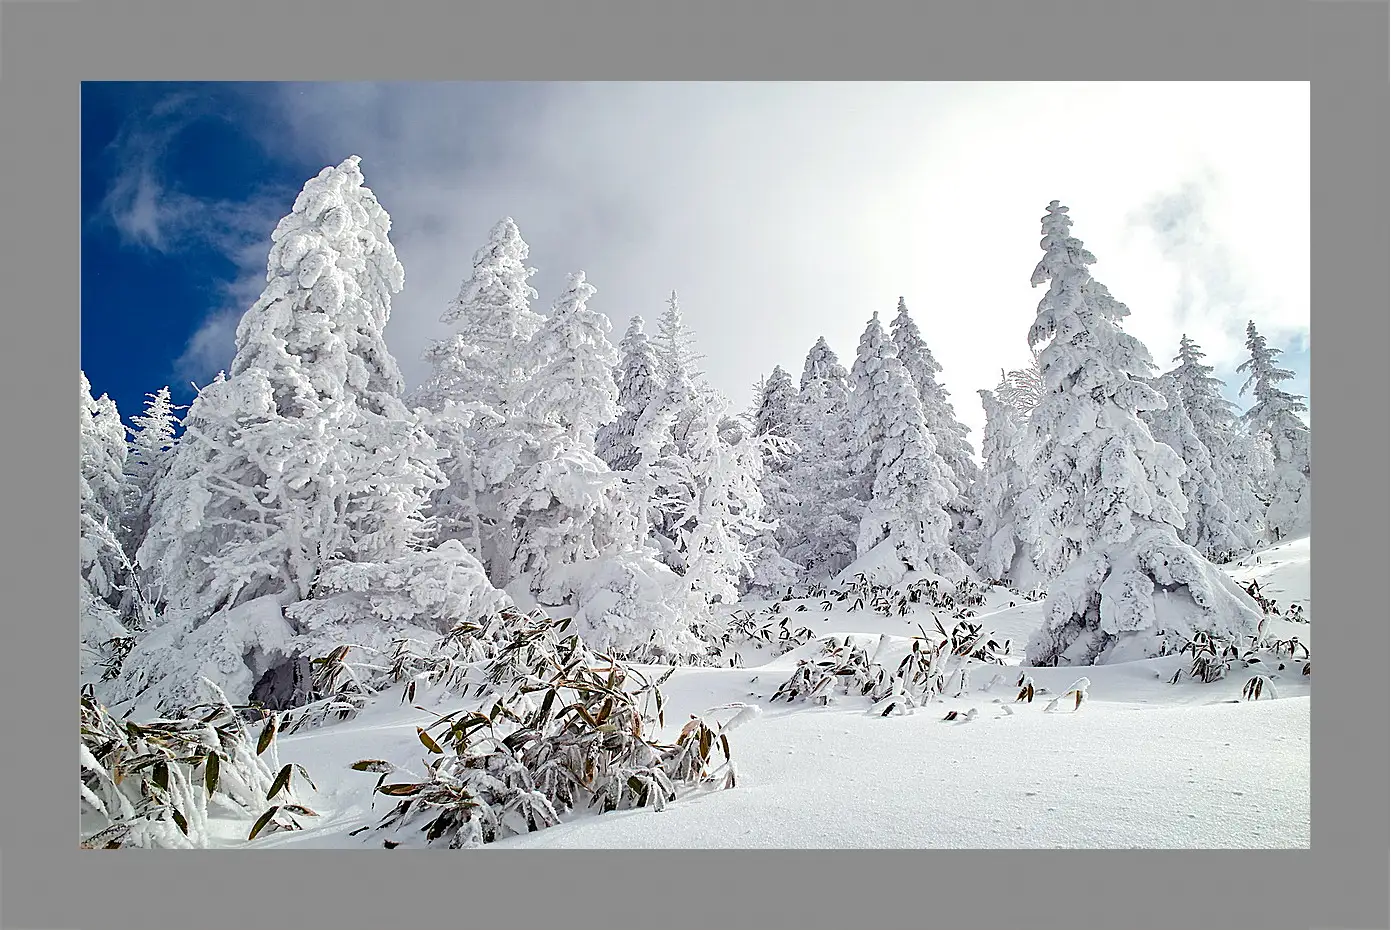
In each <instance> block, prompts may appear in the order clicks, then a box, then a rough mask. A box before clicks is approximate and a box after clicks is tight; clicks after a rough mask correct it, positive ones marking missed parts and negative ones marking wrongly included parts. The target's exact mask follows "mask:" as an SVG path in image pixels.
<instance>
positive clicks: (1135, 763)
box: [209, 539, 1312, 849]
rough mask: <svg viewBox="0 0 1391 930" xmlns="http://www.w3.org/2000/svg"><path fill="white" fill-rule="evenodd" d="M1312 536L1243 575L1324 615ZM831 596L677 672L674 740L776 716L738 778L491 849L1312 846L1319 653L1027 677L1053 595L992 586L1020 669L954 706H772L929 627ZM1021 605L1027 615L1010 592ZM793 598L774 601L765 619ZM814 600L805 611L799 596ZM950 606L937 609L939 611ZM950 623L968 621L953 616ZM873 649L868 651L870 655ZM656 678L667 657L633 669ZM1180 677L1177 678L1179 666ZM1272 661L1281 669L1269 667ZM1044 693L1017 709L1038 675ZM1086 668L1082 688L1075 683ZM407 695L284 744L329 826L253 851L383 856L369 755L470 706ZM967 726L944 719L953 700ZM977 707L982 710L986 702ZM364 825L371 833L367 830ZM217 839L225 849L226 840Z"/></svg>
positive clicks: (409, 746) (392, 752)
mask: <svg viewBox="0 0 1391 930" xmlns="http://www.w3.org/2000/svg"><path fill="white" fill-rule="evenodd" d="M1309 555H1310V549H1309V541H1308V540H1307V539H1303V540H1294V541H1291V542H1288V543H1285V544H1282V545H1280V546H1277V547H1274V548H1272V549H1269V550H1266V551H1264V552H1262V553H1260V562H1259V563H1257V562H1256V558H1255V557H1254V556H1253V557H1249V558H1247V559H1245V560H1243V562H1242V563H1237V564H1233V565H1229V566H1227V567H1226V571H1227V572H1228V573H1229V574H1230V575H1232V577H1233V578H1234V579H1236V580H1237V581H1238V582H1239V583H1242V584H1246V583H1248V582H1249V581H1250V580H1252V579H1255V580H1257V581H1259V582H1260V583H1261V585H1262V589H1263V590H1264V591H1265V592H1266V593H1267V596H1269V597H1273V598H1274V599H1275V600H1276V601H1277V603H1278V605H1279V607H1280V609H1281V611H1282V612H1283V611H1284V610H1285V609H1286V607H1287V605H1288V603H1290V602H1294V603H1299V604H1301V605H1302V606H1303V608H1304V616H1305V618H1306V619H1308V618H1309V617H1310V610H1309ZM823 600H824V598H811V599H802V598H796V599H793V600H790V601H781V600H773V601H751V602H748V603H746V604H743V605H741V607H743V608H744V609H748V610H750V611H752V612H753V613H754V615H755V617H756V618H757V619H758V621H759V622H760V623H762V622H767V621H770V620H771V621H777V620H778V619H780V618H781V617H790V618H791V619H790V622H789V625H791V626H799V625H805V626H807V627H810V628H811V629H812V630H814V631H815V634H816V637H817V639H816V640H814V641H811V642H808V643H806V644H805V645H802V646H798V647H796V648H793V649H791V650H789V651H786V652H783V653H782V654H780V655H775V653H776V652H778V651H779V650H778V649H777V648H776V647H774V646H767V647H765V648H759V647H757V646H753V645H746V646H745V648H743V649H742V650H741V651H740V654H741V658H742V660H743V661H744V665H743V667H694V666H692V667H687V666H683V667H680V668H678V669H677V670H676V671H675V672H674V674H673V675H672V676H671V678H670V679H669V680H668V681H667V682H666V683H665V685H664V686H663V688H662V691H663V694H664V695H665V698H666V706H665V715H666V721H665V723H666V725H665V727H663V728H662V731H661V733H660V734H658V735H659V736H660V737H662V738H664V739H672V738H674V737H675V736H676V734H677V732H678V731H679V730H680V728H681V726H682V725H683V724H684V723H685V722H686V721H687V720H688V719H689V716H690V715H691V714H696V713H701V712H703V711H705V710H707V709H709V708H712V707H716V706H721V705H727V704H731V703H747V704H751V705H753V706H755V707H758V708H759V710H760V711H761V712H760V713H759V715H758V716H757V717H754V718H753V719H750V720H749V721H748V722H747V723H745V724H743V725H742V726H740V727H739V728H738V729H737V730H736V731H735V732H734V733H732V734H731V736H730V739H731V742H732V744H733V756H734V759H735V761H736V764H737V766H738V776H739V777H738V783H737V785H736V786H735V787H734V788H732V789H727V790H716V789H704V790H697V791H695V792H694V793H691V794H686V795H684V796H683V797H682V798H681V799H680V800H678V801H676V802H675V803H673V804H671V805H670V806H669V807H667V808H666V809H665V810H662V811H660V812H657V811H650V810H639V811H619V812H613V813H607V814H603V815H594V814H592V813H589V812H584V811H582V812H576V813H570V814H566V815H565V816H563V817H562V818H561V821H562V822H561V823H560V824H558V825H556V826H553V827H549V828H546V829H542V830H539V831H537V832H535V833H531V834H526V835H521V836H515V837H510V838H507V839H503V840H500V841H498V842H496V843H493V844H489V845H488V846H487V847H485V848H489V849H491V848H507V849H514V848H542V847H547V848H549V847H569V848H601V847H622V848H681V847H764V848H832V847H857V848H871V847H872V848H885V847H898V848H921V847H932V848H980V847H992V848H999V847H1022V848H1058V847H1109V848H1122V847H1141V848H1156V847H1180V848H1198V847H1230V848H1303V847H1307V846H1308V845H1309V835H1310V828H1309V707H1310V704H1309V702H1310V692H1311V680H1312V676H1308V677H1306V676H1304V675H1302V674H1301V672H1300V669H1301V668H1302V662H1301V663H1298V664H1291V665H1289V667H1287V669H1286V670H1284V671H1276V672H1274V675H1275V677H1274V678H1273V680H1272V681H1271V683H1272V684H1273V685H1274V688H1275V694H1276V699H1274V700H1269V699H1265V698H1266V697H1268V695H1263V699H1262V700H1259V701H1247V700H1243V699H1242V689H1243V686H1244V685H1245V684H1246V682H1247V680H1248V679H1249V678H1250V677H1252V673H1251V672H1248V671H1244V670H1242V669H1241V668H1240V667H1239V666H1238V667H1236V668H1233V670H1232V672H1231V673H1230V674H1229V675H1228V677H1227V678H1226V679H1224V680H1221V681H1217V682H1213V683H1206V684H1205V683H1202V682H1200V681H1198V680H1196V679H1194V678H1192V677H1191V676H1190V675H1189V674H1188V669H1189V667H1190V665H1191V663H1192V657H1191V656H1188V655H1171V656H1165V657H1161V658H1152V659H1144V660H1140V661H1133V662H1122V663H1117V664H1108V665H1103V666H1089V667H1087V668H1086V669H1085V670H1082V669H1078V668H1068V667H1059V668H1027V669H1021V668H1019V667H1018V665H1019V662H1020V661H1021V658H1022V651H1023V644H1024V643H1026V642H1027V640H1028V638H1029V636H1030V635H1031V634H1032V632H1033V631H1034V630H1035V629H1036V628H1037V627H1038V625H1039V623H1040V622H1041V619H1042V617H1041V610H1042V605H1041V603H1039V602H1028V601H1026V600H1024V599H1023V598H1021V597H1018V596H1016V595H1013V594H1011V593H1010V592H1008V591H1006V590H1004V589H999V588H997V589H993V590H992V591H991V592H990V594H989V595H988V596H987V599H986V603H985V604H984V605H982V606H981V607H979V608H978V610H979V615H978V616H977V617H976V618H974V621H975V622H980V623H982V624H983V627H984V628H985V629H986V630H988V632H989V635H990V637H991V638H993V639H995V640H996V641H997V642H998V643H999V644H1000V645H1001V646H1003V644H1004V642H1005V641H1006V640H1008V641H1009V642H1010V647H1009V654H1008V655H1007V656H1006V658H1005V662H1006V664H1005V665H1003V666H986V665H978V666H976V667H974V668H973V669H972V674H971V680H970V684H969V689H968V690H967V691H966V692H965V693H963V694H961V696H959V697H957V696H951V695H950V694H948V695H946V696H943V697H940V698H938V699H936V700H934V701H933V702H931V703H929V704H927V705H926V706H924V707H921V708H919V709H917V710H916V711H915V712H914V713H911V714H908V715H904V716H889V717H880V716H877V715H874V714H872V713H870V701H869V699H868V698H864V697H860V696H858V695H856V696H843V695H839V694H837V695H836V696H835V697H834V699H833V700H832V701H831V703H830V704H829V705H828V706H824V707H821V706H813V705H809V704H805V703H794V704H789V703H785V702H780V701H779V702H774V701H772V696H773V694H774V692H775V691H776V690H777V688H778V686H779V685H780V684H781V683H782V682H784V681H785V680H787V678H788V677H789V676H790V675H791V674H792V671H793V670H794V668H795V667H796V665H797V662H798V661H799V660H800V659H803V658H806V657H807V656H810V655H812V654H814V653H815V652H816V651H817V650H818V649H819V646H820V638H821V637H825V636H833V635H836V636H844V635H847V634H860V635H862V636H863V638H864V639H865V640H866V641H877V640H878V639H879V637H880V635H881V634H885V633H887V634H888V635H889V637H890V641H889V645H887V646H886V653H888V654H889V655H890V656H891V658H892V660H893V661H891V662H889V663H888V664H890V665H893V664H896V661H897V657H898V656H899V655H902V654H904V653H905V652H906V650H907V649H908V647H909V643H910V638H911V637H912V636H915V635H920V634H919V632H918V629H917V625H918V624H919V623H925V624H929V625H930V623H931V619H932V618H931V614H930V612H929V611H927V610H926V609H924V608H920V607H919V608H916V609H915V610H914V611H913V612H912V613H910V614H909V615H908V616H906V617H900V616H898V615H896V614H895V615H892V616H888V617H885V616H882V615H879V614H876V613H874V612H872V611H870V610H868V609H861V610H850V609H849V606H850V604H851V603H852V602H849V601H847V602H838V601H834V600H833V602H832V609H831V610H830V611H825V610H823V609H822V601H823ZM1011 601H1013V602H1014V606H1012V607H1011V606H1009V605H1010V602H1011ZM775 604H776V605H778V607H779V609H778V612H777V613H769V612H768V611H769V610H770V609H771V608H772V607H773V606H774V605H775ZM803 604H805V605H806V607H807V610H805V611H798V610H797V609H796V608H797V607H799V606H802V605H803ZM938 613H939V615H940V614H941V611H938ZM946 625H947V626H948V628H950V622H947V623H946ZM1310 629H1311V623H1308V622H1290V621H1286V620H1283V619H1279V618H1275V617H1271V618H1269V619H1268V621H1267V632H1268V633H1269V634H1271V635H1273V636H1275V637H1276V638H1279V639H1288V638H1290V637H1291V636H1298V637H1299V639H1300V641H1301V642H1303V643H1306V644H1307V643H1309V642H1310V635H1309V634H1310ZM871 651H872V650H871ZM637 667H638V668H640V669H642V670H643V671H645V672H652V671H656V672H658V673H660V672H661V671H662V669H661V668H660V667H655V666H637ZM1180 671H1181V672H1182V674H1181V675H1180V678H1179V680H1178V682H1177V683H1172V684H1171V683H1170V681H1171V679H1172V678H1173V677H1174V673H1175V672H1180ZM1271 671H1273V670H1267V672H1266V673H1267V674H1269V673H1270V672H1271ZM1021 673H1023V674H1027V675H1028V676H1029V677H1030V678H1031V680H1032V683H1033V684H1034V687H1035V691H1036V693H1035V697H1034V700H1033V701H1032V702H1027V701H1024V702H1020V701H1017V700H1016V697H1017V695H1018V692H1019V690H1020V689H1019V688H1018V687H1017V682H1018V678H1019V676H1020V674H1021ZM1083 674H1085V675H1086V677H1087V679H1088V680H1089V681H1088V685H1087V687H1086V691H1087V694H1086V698H1087V699H1086V700H1085V701H1084V702H1083V703H1082V704H1081V706H1080V708H1075V702H1074V699H1073V698H1071V697H1068V698H1066V699H1065V700H1061V701H1058V704H1057V706H1056V708H1054V709H1053V710H1052V711H1051V712H1050V711H1049V710H1047V708H1048V706H1049V704H1050V702H1052V701H1053V700H1054V699H1055V698H1058V697H1060V696H1062V695H1063V694H1064V692H1065V691H1067V689H1069V688H1070V687H1072V686H1073V685H1074V683H1075V682H1076V681H1077V680H1078V679H1079V678H1080V677H1081V676H1082V675H1083ZM401 698H402V694H401V691H400V689H399V688H398V689H394V690H392V691H388V692H386V693H384V694H382V695H380V696H378V697H377V698H375V699H374V700H373V701H372V702H371V704H370V705H369V706H368V707H367V708H366V709H365V710H364V711H363V712H362V713H361V714H359V715H358V716H356V717H355V718H353V719H351V720H348V721H345V722H342V723H331V724H328V725H325V726H323V727H321V728H317V729H305V730H301V731H298V732H296V733H291V734H285V735H283V736H281V737H280V739H279V741H278V742H279V752H280V754H281V756H282V758H284V759H286V760H293V761H295V762H298V763H300V764H303V765H304V766H305V768H306V769H308V770H309V771H310V772H311V773H312V774H313V776H314V779H315V783H316V784H317V786H318V791H317V794H315V795H314V796H313V797H312V798H311V799H309V803H310V804H311V805H312V806H313V807H314V809H315V810H316V811H318V812H319V814H320V816H319V817H318V818H315V819H314V820H313V821H312V822H307V823H306V824H305V829H304V830H303V831H302V832H283V833H276V834H273V835H271V836H267V837H263V838H259V839H258V840H257V841H255V842H254V843H251V844H250V845H251V846H252V847H255V848H382V844H383V839H384V838H385V837H387V836H389V835H390V834H387V833H384V832H379V831H376V830H373V829H366V830H364V829H362V828H364V827H371V826H373V825H375V824H376V823H377V822H378V821H379V819H380V818H381V817H382V815H384V814H385V813H386V812H387V811H388V810H389V809H390V808H391V806H392V805H393V804H394V803H395V799H392V798H385V797H382V796H380V795H377V796H375V797H374V796H373V793H372V788H373V785H374V784H375V783H376V781H377V778H378V777H379V776H377V775H374V774H371V773H364V772H358V771H353V770H352V769H351V768H350V766H351V765H352V763H354V762H356V761H358V760H362V759H381V760H387V761H389V762H391V763H392V764H393V765H394V766H398V767H399V768H400V769H401V771H400V772H399V773H397V774H396V775H393V776H392V777H391V780H398V779H399V780H407V779H408V778H409V777H410V776H411V775H412V774H414V775H419V774H422V773H423V770H424V762H425V758H426V756H427V755H428V753H427V751H426V750H425V748H424V747H423V746H422V743H421V740H420V738H419V736H418V734H417V731H416V727H427V726H429V724H431V723H432V722H434V721H435V720H436V719H437V717H436V715H440V714H445V713H448V712H450V711H453V710H456V709H459V708H461V707H464V706H467V705H468V704H469V702H468V701H467V700H464V699H461V698H458V697H445V696H443V695H441V694H439V693H437V692H429V691H424V690H421V691H419V692H418V693H417V694H416V695H415V700H414V702H412V703H413V705H414V706H412V703H403V702H402V700H401ZM953 711H954V712H956V716H955V719H952V720H947V719H945V718H946V717H947V716H948V715H949V714H950V713H951V712H953ZM972 711H974V713H972ZM355 831H359V832H355ZM209 832H210V834H212V836H213V839H212V844H213V845H219V844H221V845H225V846H228V847H232V846H242V845H246V844H245V843H244V842H243V840H242V839H241V838H242V837H244V836H245V835H246V831H245V830H233V829H225V830H219V829H217V828H216V826H215V825H212V828H211V829H210V831H209ZM219 838H220V839H219Z"/></svg>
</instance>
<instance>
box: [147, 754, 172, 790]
mask: <svg viewBox="0 0 1391 930" xmlns="http://www.w3.org/2000/svg"><path fill="white" fill-rule="evenodd" d="M150 780H151V781H153V782H154V783H155V784H156V785H157V786H159V788H160V789H161V790H162V791H168V790H169V763H168V762H165V761H164V760H163V759H160V760H159V761H158V762H156V763H155V767H154V772H153V773H151V775H150Z"/></svg>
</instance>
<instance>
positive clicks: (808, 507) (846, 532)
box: [781, 336, 867, 578]
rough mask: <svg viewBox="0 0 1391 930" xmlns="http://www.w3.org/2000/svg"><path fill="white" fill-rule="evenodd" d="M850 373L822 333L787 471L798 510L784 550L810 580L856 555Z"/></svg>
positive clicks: (805, 372)
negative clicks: (789, 466)
mask: <svg viewBox="0 0 1391 930" xmlns="http://www.w3.org/2000/svg"><path fill="white" fill-rule="evenodd" d="M849 378H850V375H849V373H848V372H847V371H846V370H845V367H844V366H843V365H841V363H840V359H839V358H837V357H836V353H835V352H834V351H833V350H832V349H831V347H830V345H829V344H827V342H826V338H825V337H824V336H822V337H820V338H818V339H817V340H816V344H815V345H813V346H812V347H811V350H810V351H809V352H808V353H807V358H806V362H805V364H804V365H803V368H802V379H801V389H800V390H799V392H798V395H797V408H796V416H795V418H794V420H793V430H792V438H793V441H794V442H796V443H797V446H798V448H799V450H800V451H799V452H798V453H797V455H796V456H794V457H793V459H792V463H791V468H790V469H789V471H788V484H789V491H790V494H791V495H792V497H793V498H795V500H796V502H797V505H796V508H795V510H794V511H793V512H792V513H790V514H787V515H786V517H785V525H784V527H783V531H782V533H781V538H782V539H784V540H785V546H786V548H785V554H786V555H787V556H788V558H789V559H790V560H792V561H793V562H795V563H797V564H799V565H802V566H804V573H805V576H806V577H808V578H826V577H831V576H834V575H837V574H839V573H840V571H841V570H842V569H844V568H845V567H846V566H847V565H849V564H850V563H851V562H852V561H854V559H855V554H856V545H857V543H858V540H859V532H860V530H859V527H860V517H861V515H862V514H863V513H864V507H865V500H863V499H861V497H860V496H859V495H858V494H857V493H856V491H857V487H858V485H857V480H858V477H859V476H858V475H857V474H856V473H855V471H854V469H853V466H852V462H851V460H852V454H851V448H852V442H851V440H852V430H851V425H850V385H849ZM866 497H867V495H866Z"/></svg>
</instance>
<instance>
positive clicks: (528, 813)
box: [358, 619, 742, 849]
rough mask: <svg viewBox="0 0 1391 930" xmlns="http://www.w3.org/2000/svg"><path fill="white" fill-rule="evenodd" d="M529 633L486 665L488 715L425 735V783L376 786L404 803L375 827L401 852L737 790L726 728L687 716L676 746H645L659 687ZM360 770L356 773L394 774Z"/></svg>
mask: <svg viewBox="0 0 1391 930" xmlns="http://www.w3.org/2000/svg"><path fill="white" fill-rule="evenodd" d="M533 626H534V629H532V631H531V633H530V634H528V635H527V636H524V637H520V638H518V639H517V640H516V641H514V642H513V643H512V644H509V646H508V647H505V649H504V651H503V652H501V653H499V655H498V656H497V657H496V658H495V659H493V660H492V661H491V662H490V663H489V664H488V665H489V667H488V668H487V673H486V677H487V680H488V681H489V682H491V683H493V687H494V691H493V693H492V695H490V696H489V698H488V699H487V701H485V702H484V708H485V710H484V711H456V712H454V713H451V714H447V715H445V716H443V717H441V718H440V720H439V721H438V722H437V723H436V724H434V725H433V726H431V727H428V728H424V729H422V730H421V731H420V739H421V742H422V743H423V744H424V746H425V747H426V750H427V752H428V753H429V758H428V760H427V762H426V766H425V772H424V774H423V777H420V778H418V780H415V781H393V782H390V783H386V782H385V778H383V780H381V781H379V782H378V785H377V788H376V791H377V792H378V793H380V794H383V795H385V796H387V797H392V798H400V799H401V800H400V802H399V803H398V804H397V805H396V807H395V808H393V809H392V810H391V811H390V812H388V813H387V814H386V815H385V816H384V817H383V818H382V820H381V822H380V824H379V825H378V826H379V828H380V829H381V830H384V831H390V832H391V835H393V836H395V837H398V839H396V840H387V841H386V842H387V843H388V844H389V845H392V846H395V845H399V844H400V843H401V842H402V841H404V840H406V839H409V838H414V837H415V836H418V835H420V834H423V839H424V841H425V843H426V844H427V845H428V844H433V843H436V842H441V841H442V842H444V843H446V844H447V846H448V847H449V848H451V849H457V848H461V847H470V846H479V845H482V844H484V843H488V842H492V841H494V840H497V839H501V838H504V837H507V836H511V835H515V834H519V833H524V832H528V831H532V830H537V829H541V828H544V827H547V826H551V825H553V824H555V823H558V822H559V820H560V818H561V816H562V815H563V814H565V813H566V812H568V811H572V810H584V809H593V810H597V811H599V812H607V811H614V810H625V809H630V808H641V807H652V808H655V809H658V810H660V809H661V808H663V807H665V806H666V805H667V804H668V803H670V802H672V801H674V800H676V799H677V797H678V795H679V793H680V790H681V789H683V788H684V789H686V790H691V789H694V788H698V787H700V786H704V785H722V786H724V787H733V785H734V769H733V763H732V759H731V757H730V746H729V739H728V737H727V735H726V733H725V730H726V729H728V728H730V727H731V726H733V725H736V724H737V723H738V722H739V721H740V720H741V719H742V715H740V714H736V715H735V717H734V719H732V720H729V721H726V722H725V723H723V724H722V723H721V722H720V721H719V720H718V719H716V718H715V717H714V716H713V715H705V716H693V717H692V718H691V719H690V721H689V722H688V723H687V724H686V726H685V727H684V728H683V729H682V731H681V733H680V735H679V736H678V737H677V739H676V741H675V742H674V743H671V744H664V743H661V742H659V741H657V740H656V739H654V737H653V736H652V735H651V733H652V730H653V727H654V726H662V725H664V722H665V714H664V711H663V704H664V701H663V698H662V695H661V692H660V686H661V684H662V683H663V682H664V681H665V679H666V677H667V676H669V675H670V674H671V671H668V672H667V673H666V675H664V676H663V677H662V678H660V679H658V680H656V681H650V680H648V679H646V678H645V676H643V675H642V674H641V673H639V672H638V671H636V670H634V669H630V668H628V667H626V666H624V665H623V663H621V662H619V661H617V660H615V659H613V658H611V657H607V656H603V655H599V654H595V653H593V652H591V651H589V649H587V648H586V647H585V645H584V643H583V641H582V640H581V639H580V638H579V637H578V636H574V635H571V636H566V637H564V638H563V639H562V638H560V635H559V633H560V630H559V628H558V626H557V625H555V624H552V623H550V622H549V621H545V620H544V619H537V621H536V623H535V624H533ZM374 761H375V760H363V762H361V763H358V767H359V768H360V769H361V770H363V771H382V772H383V775H384V776H385V775H386V774H389V772H390V769H389V768H383V767H380V766H379V765H374V764H373V763H374Z"/></svg>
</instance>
